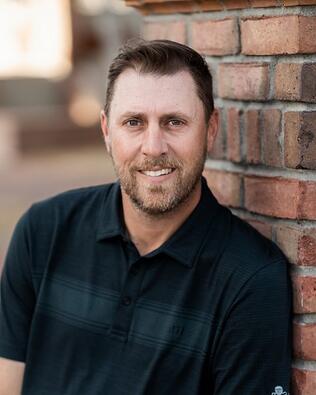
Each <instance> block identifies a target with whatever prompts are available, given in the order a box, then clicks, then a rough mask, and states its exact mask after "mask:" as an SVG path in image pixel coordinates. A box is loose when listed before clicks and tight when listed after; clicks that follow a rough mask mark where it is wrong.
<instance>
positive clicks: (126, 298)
mask: <svg viewBox="0 0 316 395" xmlns="http://www.w3.org/2000/svg"><path fill="white" fill-rule="evenodd" d="M140 259H141V258H140ZM135 264H136V266H134V265H135ZM132 269H133V270H132ZM144 270H145V268H144V267H142V266H140V265H139V262H137V263H136V262H134V263H133V264H132V266H131V267H130V270H129V271H128V273H127V276H126V280H125V284H124V287H123V291H122V294H121V299H120V303H119V306H118V308H117V311H116V314H115V317H114V320H113V323H112V329H111V334H112V335H115V336H116V337H119V338H120V339H121V340H124V341H126V340H127V336H128V332H129V328H130V325H131V322H132V318H133V313H134V308H135V304H136V303H135V301H136V299H137V297H138V293H139V289H140V287H141V284H142V279H143V275H144ZM136 274H137V275H136Z"/></svg>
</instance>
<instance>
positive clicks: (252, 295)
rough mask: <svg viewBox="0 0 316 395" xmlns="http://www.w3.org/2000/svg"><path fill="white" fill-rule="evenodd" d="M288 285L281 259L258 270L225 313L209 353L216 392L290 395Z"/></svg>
mask: <svg viewBox="0 0 316 395" xmlns="http://www.w3.org/2000/svg"><path fill="white" fill-rule="evenodd" d="M291 300H292V298H291V283H290V279H289V276H288V270H287V264H286V262H285V261H279V262H272V263H271V264H267V265H266V266H265V267H263V268H261V269H260V270H258V271H257V272H256V273H255V274H254V275H253V276H252V277H251V278H249V280H248V281H247V282H246V284H244V286H243V287H242V289H240V292H239V295H238V297H237V298H236V300H235V301H234V303H233V304H232V306H231V308H230V310H229V311H228V312H227V316H226V320H225V322H224V323H223V326H222V329H221V336H220V340H219V342H218V344H217V346H216V350H214V352H213V356H212V361H211V363H212V380H213V385H214V395H235V394H256V395H270V394H272V393H273V392H274V389H275V387H277V386H279V387H282V388H283V391H284V393H286V394H289V387H290V377H291V349H292V347H291V345H292V336H291V334H292V331H291V329H292V322H291V311H292V308H291Z"/></svg>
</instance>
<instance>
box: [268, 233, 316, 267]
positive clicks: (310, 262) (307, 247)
mask: <svg viewBox="0 0 316 395" xmlns="http://www.w3.org/2000/svg"><path fill="white" fill-rule="evenodd" d="M275 230H276V242H277V244H278V245H279V246H280V248H281V250H282V251H283V252H284V253H285V255H286V256H287V258H288V259H289V261H290V262H291V263H294V264H298V265H303V266H316V228H305V229H304V228H303V229H302V228H301V229H300V228H294V227H290V226H277V227H276V228H275Z"/></svg>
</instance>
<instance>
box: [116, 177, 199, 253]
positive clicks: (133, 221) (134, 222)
mask: <svg viewBox="0 0 316 395" xmlns="http://www.w3.org/2000/svg"><path fill="white" fill-rule="evenodd" d="M200 197H201V182H199V183H198V184H197V185H196V187H195V189H194V190H193V191H192V194H191V195H190V197H189V198H188V199H187V200H186V201H185V202H183V203H182V204H180V205H179V206H178V207H177V208H176V209H174V210H172V211H171V212H168V213H164V214H161V215H150V214H147V213H145V212H143V211H141V210H140V209H139V208H137V207H135V205H134V204H133V203H132V202H131V200H130V198H129V197H128V196H127V195H126V193H125V192H124V191H123V190H122V203H123V216H124V221H125V226H126V229H127V231H128V233H129V235H130V238H131V240H132V241H133V243H134V244H135V246H136V248H137V250H138V252H139V253H140V255H146V254H148V253H150V252H151V251H154V250H156V249H157V248H158V247H160V246H161V245H162V244H163V243H165V242H166V241H167V240H168V239H169V238H170V237H171V235H172V234H173V233H175V231H176V230H177V229H178V228H179V227H180V226H181V225H182V224H183V223H184V221H185V220H186V219H187V218H188V217H189V215H190V214H191V213H192V211H193V210H194V209H195V207H196V206H197V204H198V203H199V200H200Z"/></svg>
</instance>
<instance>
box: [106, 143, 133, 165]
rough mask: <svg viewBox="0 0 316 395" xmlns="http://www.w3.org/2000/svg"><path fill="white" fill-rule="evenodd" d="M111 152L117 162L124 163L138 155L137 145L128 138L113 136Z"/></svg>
mask: <svg viewBox="0 0 316 395" xmlns="http://www.w3.org/2000/svg"><path fill="white" fill-rule="evenodd" d="M111 153H112V157H113V159H114V161H115V162H117V163H124V162H129V161H131V160H133V159H134V158H135V157H136V155H137V146H136V145H135V144H133V142H131V141H130V140H129V139H126V138H113V139H112V144H111Z"/></svg>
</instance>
